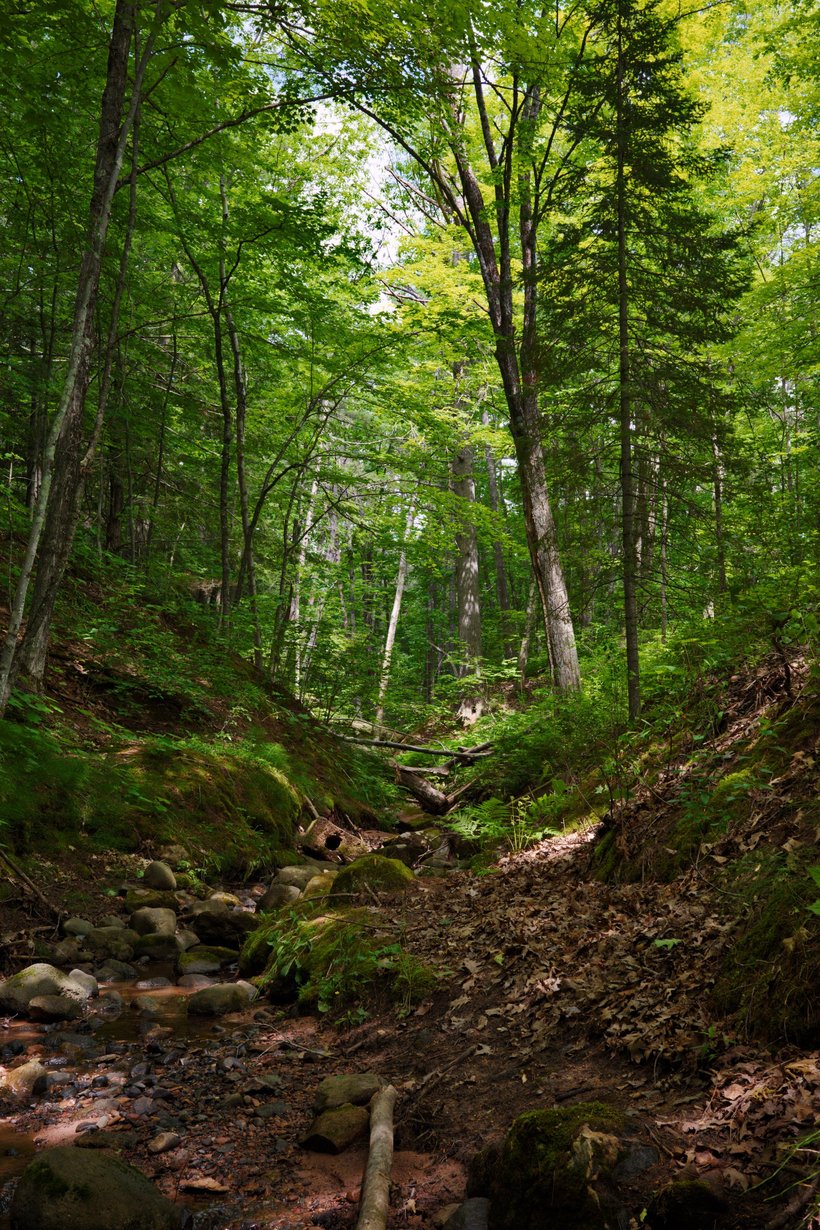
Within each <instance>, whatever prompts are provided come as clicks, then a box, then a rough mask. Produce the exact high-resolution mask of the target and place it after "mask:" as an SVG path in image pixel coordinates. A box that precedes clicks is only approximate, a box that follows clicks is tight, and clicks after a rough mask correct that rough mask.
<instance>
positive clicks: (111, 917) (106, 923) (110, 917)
mask: <svg viewBox="0 0 820 1230" xmlns="http://www.w3.org/2000/svg"><path fill="white" fill-rule="evenodd" d="M98 926H100V927H124V926H125V922H124V921H123V919H121V918H120V916H119V914H106V916H105V918H101V919H100V921H99V923H98Z"/></svg>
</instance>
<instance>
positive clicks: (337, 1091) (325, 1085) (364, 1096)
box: [313, 1072, 386, 1114]
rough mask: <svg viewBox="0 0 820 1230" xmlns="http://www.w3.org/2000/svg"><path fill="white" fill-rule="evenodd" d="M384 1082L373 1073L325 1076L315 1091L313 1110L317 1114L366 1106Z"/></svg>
mask: <svg viewBox="0 0 820 1230" xmlns="http://www.w3.org/2000/svg"><path fill="white" fill-rule="evenodd" d="M385 1084H386V1081H384V1080H383V1079H382V1077H381V1076H378V1075H377V1074H376V1073H375V1072H358V1073H356V1072H352V1073H348V1074H346V1075H344V1076H327V1077H325V1079H324V1080H323V1081H322V1083H321V1084H320V1085H319V1088H318V1089H317V1090H316V1097H315V1099H314V1102H313V1109H314V1111H315V1112H316V1113H317V1114H320V1113H321V1112H322V1111H325V1110H333V1109H334V1108H335V1107H337V1106H344V1105H345V1104H349V1105H352V1106H366V1105H367V1103H368V1102H369V1101H370V1099H371V1098H372V1097H373V1094H374V1093H378V1092H379V1090H380V1089H382V1088H383V1087H384V1085H385Z"/></svg>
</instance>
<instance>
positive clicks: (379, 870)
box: [330, 854, 415, 898]
mask: <svg viewBox="0 0 820 1230" xmlns="http://www.w3.org/2000/svg"><path fill="white" fill-rule="evenodd" d="M414 878H415V877H414V876H413V873H412V871H411V870H410V868H409V867H405V865H404V863H400V862H399V860H398V859H395V858H384V857H383V856H382V855H381V854H368V855H367V857H366V858H359V859H356V862H355V863H351V864H350V866H349V867H343V868H342V870H341V871H340V872H339V874H338V875H337V876H336V879H335V880H334V883H333V888H332V889H331V893H330V895H331V898H337V897H338V898H350V897H351V896H353V897H356V896H358V895H360V894H361V893H366V892H368V890H369V891H372V892H376V893H396V892H405V891H406V890H407V889H408V888H409V887H410V885H411V884H412V883H413V880H414Z"/></svg>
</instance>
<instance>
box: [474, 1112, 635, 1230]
mask: <svg viewBox="0 0 820 1230" xmlns="http://www.w3.org/2000/svg"><path fill="white" fill-rule="evenodd" d="M622 1126H623V1118H622V1116H621V1115H620V1114H619V1112H618V1111H616V1110H615V1109H614V1108H613V1107H611V1106H607V1105H605V1104H603V1103H600V1102H581V1103H578V1104H577V1105H575V1106H565V1107H553V1108H552V1109H550V1110H535V1111H528V1112H527V1113H526V1114H523V1115H520V1116H519V1117H518V1118H517V1119H516V1120H515V1122H514V1123H513V1125H512V1127H511V1128H510V1130H509V1132H508V1133H507V1135H506V1137H505V1138H504V1141H503V1142H502V1144H501V1145H500V1146H495V1147H493V1146H490V1148H488V1149H485V1150H483V1151H482V1152H481V1153H479V1154H478V1156H477V1157H476V1158H474V1159H473V1161H472V1162H471V1164H470V1168H469V1173H468V1182H467V1195H468V1197H471V1196H486V1197H488V1198H489V1200H490V1206H491V1212H490V1221H491V1224H492V1226H493V1230H541V1228H542V1227H543V1226H545V1225H552V1224H554V1225H556V1226H561V1230H604V1228H605V1227H607V1226H610V1225H611V1224H612V1223H613V1221H615V1220H616V1211H617V1202H616V1200H615V1196H614V1190H613V1186H612V1173H613V1170H614V1168H615V1166H616V1165H617V1162H618V1160H619V1157H620V1155H621V1153H622V1152H624V1148H623V1146H622V1144H621V1142H620V1140H619V1139H618V1137H617V1136H616V1135H615V1134H614V1133H615V1132H617V1131H618V1130H619V1129H620V1128H622ZM650 1220H651V1219H650ZM651 1224H652V1226H653V1228H654V1225H655V1223H654V1221H652V1222H651Z"/></svg>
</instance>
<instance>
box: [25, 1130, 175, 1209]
mask: <svg viewBox="0 0 820 1230" xmlns="http://www.w3.org/2000/svg"><path fill="white" fill-rule="evenodd" d="M10 1216H11V1227H12V1230H177V1228H178V1227H179V1226H180V1225H181V1222H182V1212H181V1210H180V1209H178V1208H176V1207H175V1206H174V1205H173V1204H171V1202H170V1200H166V1198H165V1197H164V1196H163V1195H162V1194H161V1193H160V1192H159V1191H158V1190H157V1189H156V1187H154V1185H153V1183H151V1182H150V1180H149V1179H147V1178H146V1177H145V1175H143V1174H141V1172H140V1171H139V1170H136V1169H135V1168H134V1167H133V1166H128V1165H127V1164H126V1163H125V1162H123V1161H121V1160H120V1158H118V1157H115V1156H114V1155H113V1154H111V1153H107V1152H103V1151H98V1150H96V1149H77V1148H75V1147H71V1146H67V1147H63V1148H58V1149H47V1150H45V1152H43V1153H41V1154H39V1156H37V1157H36V1158H35V1159H34V1161H33V1162H31V1164H30V1165H29V1166H28V1167H27V1168H26V1170H25V1171H24V1172H23V1174H22V1177H21V1178H20V1182H19V1183H18V1184H17V1189H16V1191H15V1193H14V1198H13V1200H12V1203H11V1211H10Z"/></svg>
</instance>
